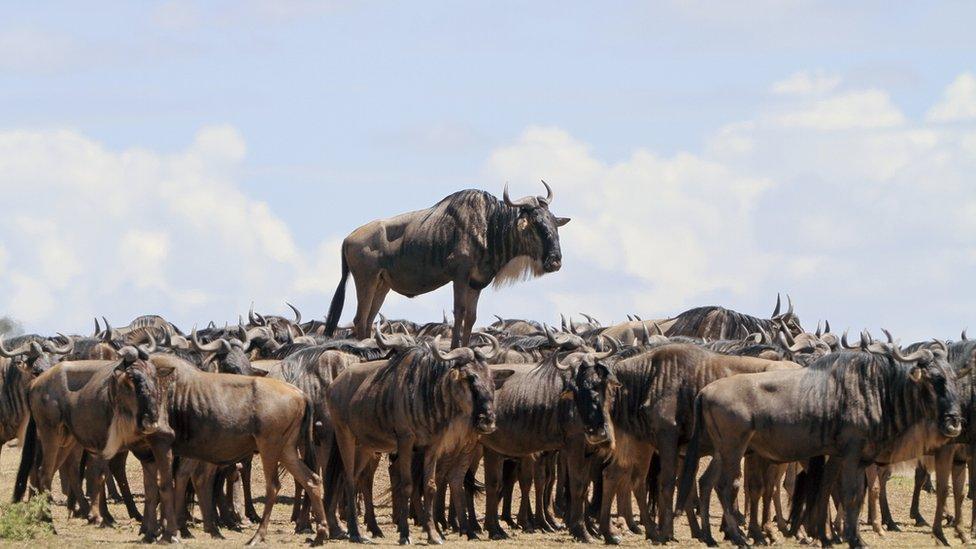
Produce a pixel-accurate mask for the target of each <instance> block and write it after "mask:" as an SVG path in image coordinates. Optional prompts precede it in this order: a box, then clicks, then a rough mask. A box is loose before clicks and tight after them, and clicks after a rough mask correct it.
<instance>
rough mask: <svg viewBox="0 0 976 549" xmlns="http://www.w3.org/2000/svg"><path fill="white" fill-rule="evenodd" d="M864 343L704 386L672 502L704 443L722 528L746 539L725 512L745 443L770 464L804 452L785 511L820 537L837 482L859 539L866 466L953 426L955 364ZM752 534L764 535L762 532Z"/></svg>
mask: <svg viewBox="0 0 976 549" xmlns="http://www.w3.org/2000/svg"><path fill="white" fill-rule="evenodd" d="M862 339H863V338H862ZM867 348H868V352H851V351H844V352H840V353H836V354H830V355H827V356H825V357H823V358H821V359H819V360H817V361H816V362H814V363H813V364H811V365H810V366H808V367H806V368H803V369H800V370H789V371H779V372H767V373H760V374H752V375H746V376H735V377H731V378H727V379H723V380H719V381H716V382H715V383H712V384H711V385H709V386H707V387H705V388H704V389H703V390H702V392H701V393H700V395H699V396H698V399H697V401H696V403H695V418H696V419H695V425H696V429H695V435H694V437H693V440H692V442H691V444H689V446H688V452H687V455H686V461H685V469H684V471H683V473H682V478H681V486H680V490H679V497H678V506H679V507H678V508H679V509H681V508H683V506H684V505H685V504H686V503H687V500H688V497H689V496H690V493H691V491H692V486H693V484H694V478H695V472H696V464H697V463H698V458H699V456H700V455H701V453H702V451H703V449H704V448H707V447H709V446H711V447H712V449H713V452H714V453H713V463H717V464H718V468H719V478H718V493H719V499H720V501H721V503H722V508H723V519H724V529H725V531H726V533H727V534H728V535H730V536H731V539H732V542H733V543H735V544H737V545H746V540H745V537H744V536H743V534H742V532H741V530H740V529H739V526H738V524H737V523H736V521H735V518H734V516H733V514H732V504H733V501H732V498H733V493H734V484H735V481H736V479H737V478H738V476H739V466H740V463H741V461H742V458H743V456H744V455H745V454H746V452H754V453H757V454H759V455H760V456H762V457H763V458H765V459H767V460H769V461H771V462H774V463H788V462H794V461H806V460H810V466H809V470H808V471H807V472H806V473H805V474H806V475H807V476H808V479H807V481H806V482H802V483H798V484H797V489H796V490H795V493H794V508H793V513H792V515H793V518H794V519H797V521H799V519H800V518H801V517H803V518H805V521H804V528H805V530H806V532H807V534H809V535H811V536H813V537H815V538H816V539H818V540H820V541H821V542H822V543H824V544H827V543H828V539H827V529H826V528H825V526H826V516H827V503H828V496H829V494H830V492H831V491H832V490H833V488H834V483H835V481H837V482H839V490H840V492H839V495H840V500H841V501H842V502H843V503H844V512H845V521H844V524H845V533H844V537H845V539H846V541H847V542H848V543H850V544H851V546H852V547H860V546H863V545H864V543H863V541H862V540H861V538H860V534H859V533H858V515H859V514H860V512H861V504H862V503H863V501H864V478H865V475H864V470H865V467H866V466H867V465H869V464H871V463H895V462H898V461H904V460H905V459H909V458H911V457H914V456H918V455H923V454H924V453H925V452H927V451H929V450H930V449H934V448H937V447H938V446H940V445H942V444H944V443H946V442H947V441H948V440H949V439H951V438H954V437H957V436H958V435H959V434H960V433H961V431H962V416H961V408H960V405H959V389H958V383H957V381H956V372H954V371H953V370H952V368H951V367H950V366H949V364H948V363H947V362H946V358H945V355H944V354H943V353H942V352H941V351H936V352H932V351H930V350H927V349H922V350H919V351H917V352H915V353H912V354H910V355H908V356H904V355H902V353H901V351H900V350H899V349H898V348H897V347H895V348H889V347H886V346H883V345H881V344H878V343H872V344H871V345H870V346H868V347H867ZM824 456H829V460H827V461H826V464H824ZM702 505H703V506H705V505H707V502H702ZM794 527H795V525H794ZM754 535H759V536H760V537H759V539H757V540H756V541H757V542H763V541H764V540H762V538H761V532H757V533H754Z"/></svg>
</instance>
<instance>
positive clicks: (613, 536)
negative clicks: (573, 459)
mask: <svg viewBox="0 0 976 549" xmlns="http://www.w3.org/2000/svg"><path fill="white" fill-rule="evenodd" d="M623 457H624V456H622V455H618V458H619V459H614V460H613V461H611V462H610V463H608V464H607V466H606V467H604V469H603V487H602V494H601V496H600V533H601V534H602V535H603V541H604V543H606V544H607V545H619V544H620V541H621V538H620V534H619V533H618V532H617V527H616V526H615V525H614V524H613V520H612V517H611V508H612V507H613V501H614V499H615V498H616V495H617V494H618V493H620V491H621V490H622V489H623V488H624V487H625V486H626V485H627V481H628V480H629V477H630V471H629V467H628V466H627V465H626V464H623V463H621V461H620V460H621V459H623ZM568 459H569V456H567V460H568ZM577 465H578V464H576V463H573V464H571V465H570V466H569V467H570V469H572V470H578V469H576V466H577ZM627 495H628V497H630V494H629V493H628V494H627ZM569 499H570V502H569V504H570V506H571V507H570V510H569V511H570V512H569V518H568V519H567V520H566V526H567V527H568V528H569V532H570V533H571V534H573V536H574V537H580V535H579V534H578V532H586V528H585V527H584V526H583V525H582V524H579V523H578V522H577V517H576V505H577V502H576V500H575V494H570V496H569ZM618 511H619V509H618ZM644 526H645V527H647V525H646V524H645V525H644Z"/></svg>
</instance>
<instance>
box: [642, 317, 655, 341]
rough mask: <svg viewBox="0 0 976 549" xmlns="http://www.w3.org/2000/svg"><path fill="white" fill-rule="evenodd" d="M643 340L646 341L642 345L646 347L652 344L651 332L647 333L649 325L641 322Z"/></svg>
mask: <svg viewBox="0 0 976 549" xmlns="http://www.w3.org/2000/svg"><path fill="white" fill-rule="evenodd" d="M655 325H656V324H655ZM641 338H642V339H643V340H644V341H642V343H644V344H645V345H647V344H648V343H650V342H651V332H648V331H647V323H646V322H644V321H641Z"/></svg>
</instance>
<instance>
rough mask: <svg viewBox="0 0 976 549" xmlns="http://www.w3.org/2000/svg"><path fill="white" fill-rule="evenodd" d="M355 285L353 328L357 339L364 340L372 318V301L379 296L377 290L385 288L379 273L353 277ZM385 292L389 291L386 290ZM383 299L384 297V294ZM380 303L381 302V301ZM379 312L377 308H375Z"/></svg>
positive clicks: (368, 331) (384, 294)
mask: <svg viewBox="0 0 976 549" xmlns="http://www.w3.org/2000/svg"><path fill="white" fill-rule="evenodd" d="M353 280H354V281H355V283H356V317H355V318H354V319H353V326H354V328H355V331H356V338H357V339H366V338H368V337H369V336H370V331H371V330H370V328H371V327H372V321H373V317H372V316H370V314H371V313H372V312H373V309H374V300H375V299H376V296H377V295H379V289H380V287H381V285H382V286H385V283H384V282H382V280H381V278H380V276H379V273H375V272H371V273H361V274H360V276H358V277H357V276H356V275H353ZM387 291H389V289H388V288H387ZM382 295H383V297H385V296H386V293H385V292H384V293H383V294H382ZM381 303H382V301H381ZM375 309H376V311H379V307H378V306H376V307H375Z"/></svg>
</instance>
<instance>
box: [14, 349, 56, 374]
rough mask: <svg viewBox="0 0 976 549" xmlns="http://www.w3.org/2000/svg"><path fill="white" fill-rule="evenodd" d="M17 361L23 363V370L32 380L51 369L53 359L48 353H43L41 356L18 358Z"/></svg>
mask: <svg viewBox="0 0 976 549" xmlns="http://www.w3.org/2000/svg"><path fill="white" fill-rule="evenodd" d="M16 360H22V361H23V363H22V364H21V368H22V369H23V370H24V372H26V373H27V375H29V376H30V377H32V378H34V377H37V376H39V375H41V374H43V373H44V372H46V371H48V370H50V369H51V357H50V356H49V355H48V354H47V353H41V354H39V355H34V356H28V357H18V358H17V359H16Z"/></svg>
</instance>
